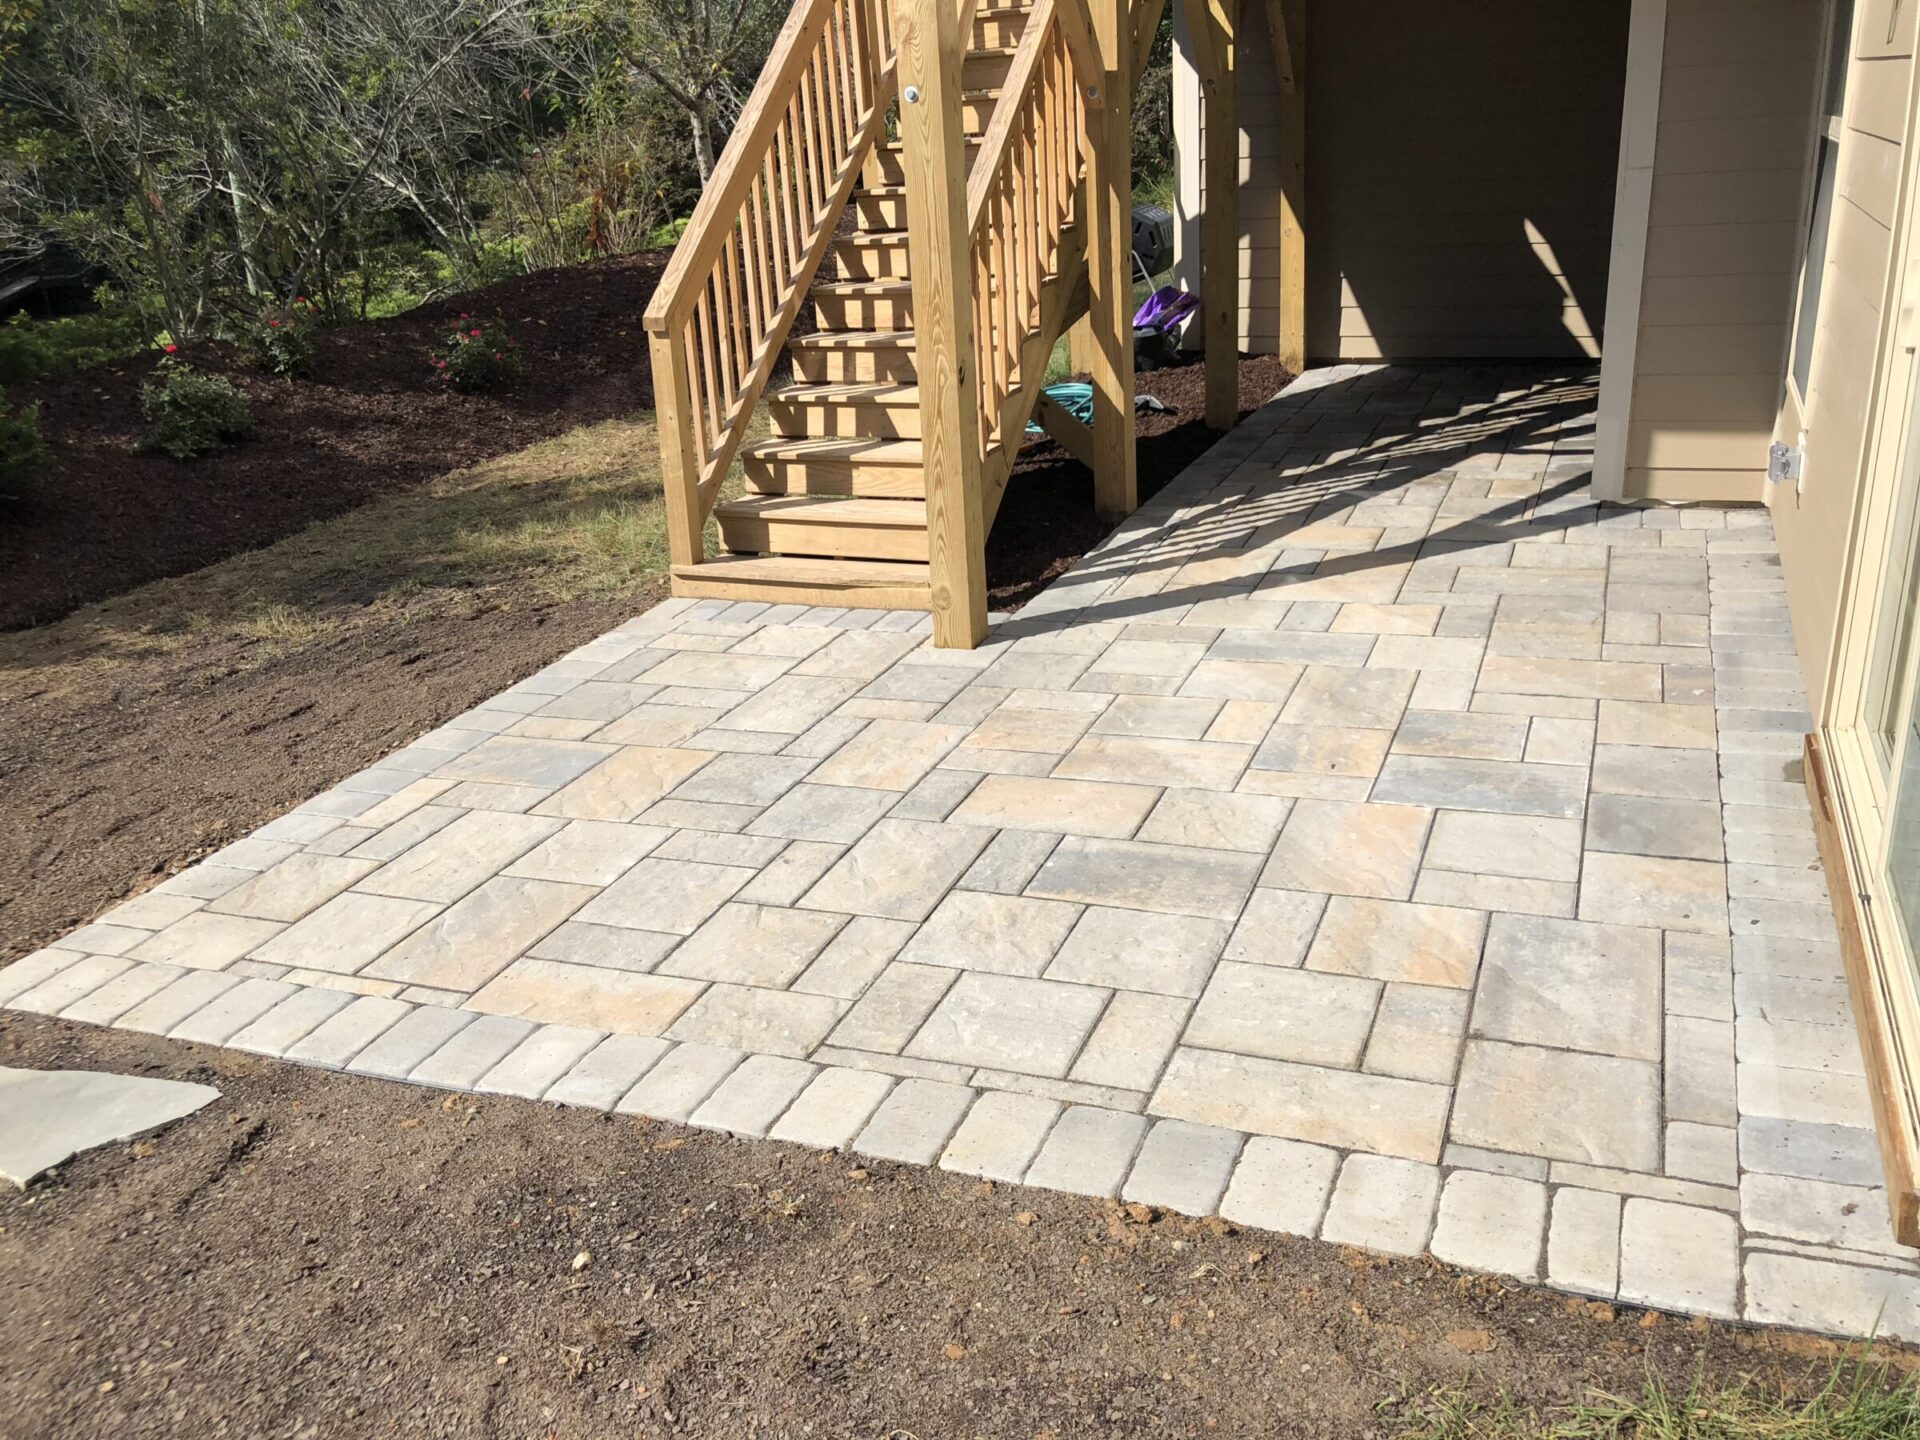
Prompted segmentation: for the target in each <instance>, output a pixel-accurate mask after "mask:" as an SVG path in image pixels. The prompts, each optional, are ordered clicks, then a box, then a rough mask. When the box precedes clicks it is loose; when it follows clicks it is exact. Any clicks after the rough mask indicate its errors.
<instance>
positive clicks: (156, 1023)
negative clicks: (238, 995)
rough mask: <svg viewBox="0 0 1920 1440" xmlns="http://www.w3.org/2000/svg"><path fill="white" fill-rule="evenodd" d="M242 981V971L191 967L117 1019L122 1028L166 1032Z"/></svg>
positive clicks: (156, 1032) (154, 1033)
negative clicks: (222, 971) (231, 971)
mask: <svg viewBox="0 0 1920 1440" xmlns="http://www.w3.org/2000/svg"><path fill="white" fill-rule="evenodd" d="M239 983H240V977H239V976H238V975H226V974H222V973H221V972H219V971H217V970H190V971H188V972H187V973H186V974H184V975H182V976H181V977H180V978H179V979H178V980H175V981H174V982H173V983H172V984H171V985H169V986H167V988H166V989H164V990H161V991H158V992H157V993H155V994H153V995H151V996H149V997H148V998H147V999H145V1000H143V1001H141V1002H140V1003H139V1004H138V1005H136V1006H134V1007H133V1008H132V1009H131V1010H129V1011H127V1012H126V1014H124V1015H122V1016H121V1017H120V1018H119V1019H117V1020H115V1021H114V1022H113V1023H114V1024H115V1025H116V1026H117V1027H118V1028H120V1029H122V1030H144V1031H146V1032H147V1033H148V1034H149V1035H165V1034H166V1033H167V1032H168V1031H169V1030H171V1029H173V1027H174V1026H176V1025H178V1024H179V1023H180V1022H181V1021H182V1020H185V1019H186V1018H187V1017H188V1016H189V1015H192V1014H193V1013H194V1012H195V1011H197V1010H199V1009H200V1008H201V1007H202V1006H205V1005H207V1004H209V1003H211V1002H212V1001H213V1000H215V999H217V998H218V997H219V996H220V995H222V994H223V993H225V992H226V991H228V990H231V989H232V988H233V987H234V986H235V985H238V984H239Z"/></svg>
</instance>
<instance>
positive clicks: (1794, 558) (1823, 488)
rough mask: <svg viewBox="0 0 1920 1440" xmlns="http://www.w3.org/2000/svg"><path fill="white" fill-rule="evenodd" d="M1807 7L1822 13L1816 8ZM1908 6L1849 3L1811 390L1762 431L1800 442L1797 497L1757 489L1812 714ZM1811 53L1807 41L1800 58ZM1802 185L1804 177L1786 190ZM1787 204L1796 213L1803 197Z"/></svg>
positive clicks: (1862, 418) (1855, 454)
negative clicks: (1769, 512) (1835, 175)
mask: <svg viewBox="0 0 1920 1440" xmlns="http://www.w3.org/2000/svg"><path fill="white" fill-rule="evenodd" d="M1806 8H1807V9H1808V10H1810V11H1813V12H1815V14H1816V16H1822V15H1823V14H1824V11H1823V9H1822V7H1821V6H1819V5H1818V4H1814V3H1808V4H1807V5H1806ZM1915 8H1916V7H1915V6H1914V5H1913V4H1912V3H1911V0H1907V3H1905V4H1896V3H1895V0H1860V3H1859V4H1858V6H1857V13H1856V16H1855V24H1854V33H1853V37H1852V41H1851V51H1852V57H1851V64H1850V67H1849V70H1848V75H1847V95H1846V102H1845V107H1844V110H1843V113H1842V130H1841V141H1840V146H1841V150H1840V170H1839V183H1838V186H1837V190H1836V197H1835V202H1834V216H1833V228H1832V231H1831V233H1830V237H1829V241H1828V246H1827V266H1826V276H1825V280H1824V283H1823V287H1822V294H1821V305H1820V318H1819V326H1818V332H1817V335H1816V338H1815V341H1814V351H1813V368H1812V373H1811V383H1810V385H1809V393H1808V395H1807V396H1806V406H1805V410H1804V415H1803V412H1802V410H1801V408H1800V406H1799V405H1798V404H1796V403H1795V401H1794V399H1793V397H1792V396H1791V395H1789V396H1788V397H1787V400H1786V402H1785V404H1784V405H1781V406H1779V407H1778V408H1777V420H1776V422H1775V425H1774V427H1773V434H1775V435H1777V436H1778V437H1779V438H1780V439H1782V440H1783V441H1785V442H1786V443H1788V444H1798V443H1804V450H1805V453H1804V462H1803V466H1802V477H1801V483H1800V485H1799V486H1798V488H1797V490H1796V487H1794V486H1791V485H1775V486H1769V487H1766V488H1767V489H1768V491H1769V493H1768V495H1767V499H1768V500H1769V502H1770V504H1771V506H1772V509H1773V520H1774V529H1775V532H1776V534H1777V535H1778V537H1779V543H1780V555H1781V563H1782V565H1783V567H1784V570H1785V574H1786V584H1787V599H1788V603H1789V605H1790V607H1791V609H1792V612H1793V623H1794V637H1795V641H1796V645H1797V648H1798V650H1799V653H1800V659H1801V664H1802V666H1803V667H1804V669H1805V672H1806V679H1807V689H1808V693H1809V695H1810V696H1811V698H1812V700H1813V703H1814V705H1815V707H1816V713H1818V710H1819V707H1820V706H1821V705H1822V704H1823V703H1824V699H1825V692H1826V689H1827V686H1828V683H1829V680H1830V675H1829V671H1830V668H1831V665H1832V662H1833V654H1834V646H1835V642H1836V638H1837V634H1838V629H1839V612H1840V603H1841V595H1842V591H1843V587H1844V584H1845V574H1846V564H1847V549H1848V537H1849V534H1850V529H1851V524H1852V515H1853V508H1854V505H1855V503H1856V502H1857V500H1858V498H1859V494H1860V490H1861V486H1862V483H1863V476H1864V465H1863V462H1864V459H1865V455H1866V447H1867V445H1868V443H1869V439H1870V432H1871V430H1872V428H1873V418H1874V416H1875V414H1876V412H1877V411H1878V410H1879V409H1880V407H1881V404H1882V397H1881V395H1880V394H1879V387H1880V385H1881V384H1882V382H1883V380H1884V378H1885V377H1884V376H1883V374H1882V354H1883V343H1884V342H1883V333H1882V325H1883V321H1884V319H1885V318H1886V317H1885V313H1884V312H1885V311H1886V308H1887V304H1888V301H1887V295H1888V292H1889V282H1890V280H1891V278H1892V277H1891V276H1890V275H1889V267H1890V263H1891V261H1890V257H1891V255H1892V253H1893V242H1894V231H1895V227H1896V217H1897V214H1898V211H1899V202H1900V182H1901V176H1902V173H1903V170H1904V169H1905V165H1906V158H1905V156H1904V155H1903V153H1902V152H1903V146H1904V143H1905V138H1906V134H1907V116H1908V109H1909V104H1910V93H1911V89H1912V85H1913V78H1914V76H1913V60H1914V11H1915ZM1818 48H1819V47H1818V43H1817V41H1816V42H1815V43H1814V45H1813V49H1812V52H1811V53H1814V54H1817V53H1818ZM1814 79H1815V80H1816V81H1817V79H1818V77H1817V76H1816V77H1814ZM1811 103H1817V102H1810V104H1811ZM1803 169H1804V167H1803ZM1806 189H1807V185H1806V183H1805V181H1804V176H1803V183H1802V185H1801V187H1800V191H1799V192H1797V193H1798V194H1804V192H1805V190H1806ZM1798 203H1799V205H1800V208H1801V210H1802V212H1803V211H1804V206H1805V201H1804V199H1802V200H1800V201H1799V202H1798ZM1884 403H1885V404H1886V405H1887V406H1889V407H1891V410H1892V412H1893V413H1895V414H1896V415H1898V414H1903V413H1904V410H1905V403H1906V402H1905V397H1904V396H1886V397H1885V401H1884ZM1803 429H1804V441H1803V436H1802V433H1801V432H1802V430H1803ZM1766 438H1772V437H1771V436H1769V437H1766ZM1762 463H1764V460H1763V461H1762Z"/></svg>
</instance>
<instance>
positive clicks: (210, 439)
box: [139, 345, 253, 460]
mask: <svg viewBox="0 0 1920 1440" xmlns="http://www.w3.org/2000/svg"><path fill="white" fill-rule="evenodd" d="M177 348H178V347H176V346H173V345H169V346H167V355H168V357H169V358H168V359H165V360H162V361H161V362H160V368H159V369H158V370H156V371H155V372H154V373H155V375H156V377H157V378H155V379H153V380H149V381H148V382H147V383H146V384H145V385H142V386H141V387H140V413H141V414H142V415H143V416H145V417H146V421H147V430H146V433H145V434H144V435H142V436H141V437H140V443H139V448H140V449H142V450H154V451H158V452H159V453H160V454H162V455H169V456H171V457H172V458H174V459H175V460H191V459H192V458H193V457H194V456H196V455H204V454H205V453H206V452H207V451H209V450H218V449H220V448H221V447H222V446H223V445H231V444H232V443H233V442H234V441H236V440H244V439H245V438H246V437H247V436H248V435H250V434H252V433H253V411H252V410H251V409H250V408H249V407H248V405H247V397H246V396H244V395H242V394H241V393H240V392H239V391H238V390H236V389H235V388H234V386H233V382H232V381H230V380H223V379H221V378H220V376H218V375H202V374H201V373H200V372H199V371H197V370H193V369H190V368H188V367H187V366H185V365H182V364H180V363H179V362H177V361H175V360H173V359H172V358H171V357H172V356H173V354H174V353H175V351H176V349H177Z"/></svg>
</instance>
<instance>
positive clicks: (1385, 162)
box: [1175, 0, 1628, 360]
mask: <svg viewBox="0 0 1920 1440" xmlns="http://www.w3.org/2000/svg"><path fill="white" fill-rule="evenodd" d="M1627 11H1628V4H1627V0H1592V3H1583V4H1579V5H1565V4H1557V3H1552V0H1475V3H1473V4H1471V5H1469V4H1466V3H1461V0H1454V3H1435V0H1310V4H1309V7H1308V18H1307V41H1306V46H1305V49H1306V57H1307V58H1306V64H1305V71H1306V82H1307V215H1306V226H1307V287H1308V305H1307V349H1308V353H1309V355H1310V356H1312V357H1313V358H1315V359H1341V360H1378V359H1389V360H1422V359H1435V358H1465V357H1480V356H1493V357H1567V358H1572V357H1590V356H1593V355H1596V354H1598V353H1599V340H1598V336H1599V331H1600V327H1601V322H1602V319H1603V317H1604V314H1605V308H1606V299H1605V297H1606V274H1607V250H1608V244H1609V241H1610V237H1611V230H1612V213H1613V188H1614V171H1615V158H1616V155H1617V152H1618V147H1619V133H1620V107H1621V94H1622V87H1623V83H1624V71H1625V53H1626V37H1627ZM1239 36H1240V44H1239V63H1240V120H1241V139H1240V154H1241V159H1240V181H1241V185H1240V192H1239V222H1240V258H1241V280H1240V300H1241V306H1240V310H1241V334H1240V343H1241V345H1242V347H1243V348H1245V349H1248V350H1253V351H1258V352H1263V353H1264V352H1271V351H1273V350H1274V349H1276V348H1277V345H1278V339H1279V335H1278V319H1279V276H1280V263H1279V234H1280V130H1279V123H1278V117H1279V108H1280V107H1279V95H1278V85H1277V82H1276V80H1275V76H1274V65H1273V52H1272V47H1271V44H1270V42H1269V38H1268V33H1267V29H1266V24H1265V19H1264V13H1263V11H1262V9H1261V7H1260V6H1259V5H1249V6H1248V7H1247V9H1246V11H1245V12H1244V15H1243V18H1242V20H1241V24H1240V31H1239ZM1198 109H1199V106H1198V104H1197V90H1196V88H1195V87H1193V86H1192V85H1191V82H1190V79H1189V80H1188V81H1187V82H1186V83H1185V84H1184V85H1183V79H1182V77H1181V76H1180V75H1178V74H1176V81H1175V113H1176V128H1177V129H1178V130H1183V131H1185V133H1184V134H1181V135H1180V136H1179V139H1180V141H1181V168H1182V174H1181V176H1180V185H1181V195H1182V205H1181V208H1182V210H1183V211H1187V212H1189V213H1191V212H1192V211H1194V210H1197V208H1198V206H1199V202H1200V199H1201V196H1200V188H1201V186H1200V159H1201V146H1202V145H1203V144H1204V143H1205V142H1204V121H1203V119H1202V117H1200V116H1199V115H1198V114H1197V111H1198ZM1181 238H1182V241H1183V247H1182V248H1183V250H1190V249H1191V247H1192V246H1194V245H1195V244H1197V231H1196V227H1193V226H1191V225H1187V226H1183V227H1182V234H1181ZM1196 272H1197V265H1196V266H1194V267H1193V269H1192V270H1189V271H1185V272H1183V276H1184V277H1185V278H1186V279H1187V282H1188V283H1197V279H1198V277H1197V273H1196Z"/></svg>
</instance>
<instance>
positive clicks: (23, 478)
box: [0, 394, 47, 495]
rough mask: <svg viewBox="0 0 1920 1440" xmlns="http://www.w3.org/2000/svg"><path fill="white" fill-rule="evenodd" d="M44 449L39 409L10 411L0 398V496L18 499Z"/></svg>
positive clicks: (35, 407) (27, 484)
mask: <svg viewBox="0 0 1920 1440" xmlns="http://www.w3.org/2000/svg"><path fill="white" fill-rule="evenodd" d="M46 448H47V447H46V446H45V445H44V444H42V443H41V440H40V407H39V406H38V405H24V406H20V407H18V408H13V407H10V406H9V405H8V404H7V397H6V396H5V395H4V394H0V495H18V494H20V493H22V492H23V491H24V490H25V489H26V488H27V487H28V486H29V485H30V484H31V483H32V481H33V478H34V473H35V471H36V470H37V469H38V467H39V461H40V457H41V456H42V455H44V454H45V453H46Z"/></svg>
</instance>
